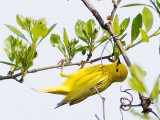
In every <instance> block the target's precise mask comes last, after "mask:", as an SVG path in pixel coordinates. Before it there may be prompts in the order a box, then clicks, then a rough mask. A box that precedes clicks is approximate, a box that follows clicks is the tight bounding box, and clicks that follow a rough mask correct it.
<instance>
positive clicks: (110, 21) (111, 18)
mask: <svg viewBox="0 0 160 120" xmlns="http://www.w3.org/2000/svg"><path fill="white" fill-rule="evenodd" d="M120 2H121V0H118V1H117V3H116V2H115V0H112V3H113V4H114V8H113V10H112V12H111V16H110V17H109V23H110V24H112V22H113V18H114V16H115V13H116V10H117V7H118V5H119V4H120Z"/></svg>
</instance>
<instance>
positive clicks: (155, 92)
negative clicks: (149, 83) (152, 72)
mask: <svg viewBox="0 0 160 120" xmlns="http://www.w3.org/2000/svg"><path fill="white" fill-rule="evenodd" d="M159 81H160V77H158V79H157V81H156V83H155V85H154V88H153V90H152V92H151V94H150V98H151V99H152V100H154V99H156V100H158V95H159V94H160V93H159V89H160V85H159Z"/></svg>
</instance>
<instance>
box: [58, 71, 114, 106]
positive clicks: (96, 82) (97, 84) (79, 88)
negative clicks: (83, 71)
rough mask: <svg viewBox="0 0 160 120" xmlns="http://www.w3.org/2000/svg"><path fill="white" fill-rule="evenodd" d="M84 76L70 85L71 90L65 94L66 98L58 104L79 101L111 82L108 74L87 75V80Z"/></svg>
mask: <svg viewBox="0 0 160 120" xmlns="http://www.w3.org/2000/svg"><path fill="white" fill-rule="evenodd" d="M85 77H86V76H84V77H82V78H81V79H80V80H79V81H78V82H77V83H75V84H74V86H72V90H71V92H70V93H68V94H67V96H66V98H65V99H64V100H63V101H62V102H61V103H60V104H64V103H65V104H66V103H69V104H70V105H73V104H76V103H79V102H80V101H82V100H84V99H86V98H87V97H89V96H91V95H94V94H97V93H98V92H102V91H104V90H105V89H106V88H107V87H109V86H110V84H111V82H109V81H108V80H109V79H108V76H107V75H103V74H102V73H101V74H98V73H97V74H92V77H89V79H87V80H85V79H86V78H85ZM84 80H85V81H84ZM80 81H83V82H80Z"/></svg>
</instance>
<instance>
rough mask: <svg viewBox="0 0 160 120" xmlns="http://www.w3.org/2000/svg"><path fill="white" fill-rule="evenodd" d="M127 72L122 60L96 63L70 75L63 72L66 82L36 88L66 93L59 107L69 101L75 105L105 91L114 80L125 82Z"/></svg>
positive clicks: (55, 92)
mask: <svg viewBox="0 0 160 120" xmlns="http://www.w3.org/2000/svg"><path fill="white" fill-rule="evenodd" d="M127 74H128V71H127V68H126V66H125V65H124V64H123V63H120V62H114V63H113V64H109V65H94V66H90V67H85V68H82V69H79V70H77V71H75V72H74V73H72V74H69V75H67V74H64V73H63V72H61V76H62V77H67V81H66V82H64V83H63V84H61V85H58V86H53V87H48V88H45V89H35V90H36V91H38V92H47V93H53V94H62V95H66V97H65V98H64V100H62V101H61V102H60V103H58V104H57V107H60V106H62V105H64V104H67V103H69V105H73V104H76V103H79V102H81V101H82V100H84V99H86V98H87V97H89V96H91V95H94V94H97V93H98V92H102V91H104V90H105V89H107V88H108V87H109V86H110V85H111V84H112V83H113V82H123V81H124V80H125V79H126V77H127ZM57 107H56V108H57Z"/></svg>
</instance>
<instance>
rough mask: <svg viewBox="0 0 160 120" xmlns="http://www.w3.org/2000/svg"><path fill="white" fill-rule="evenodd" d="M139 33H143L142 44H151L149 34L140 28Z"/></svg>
mask: <svg viewBox="0 0 160 120" xmlns="http://www.w3.org/2000/svg"><path fill="white" fill-rule="evenodd" d="M139 31H140V32H141V36H142V38H141V41H142V42H149V37H148V35H147V33H146V32H145V31H144V30H143V29H142V28H140V29H139Z"/></svg>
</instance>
